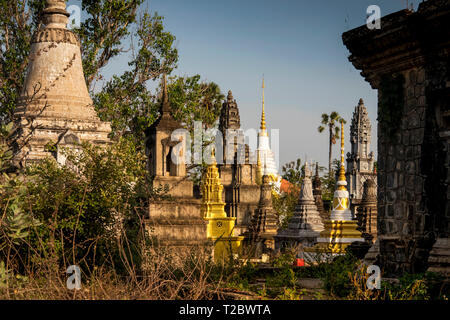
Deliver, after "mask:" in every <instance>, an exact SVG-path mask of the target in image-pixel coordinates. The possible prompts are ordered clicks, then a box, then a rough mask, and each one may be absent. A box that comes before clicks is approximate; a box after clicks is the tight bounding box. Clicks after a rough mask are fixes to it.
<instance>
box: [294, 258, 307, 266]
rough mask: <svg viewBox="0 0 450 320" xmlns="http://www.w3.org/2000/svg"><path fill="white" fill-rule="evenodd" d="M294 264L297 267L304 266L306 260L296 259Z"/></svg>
mask: <svg viewBox="0 0 450 320" xmlns="http://www.w3.org/2000/svg"><path fill="white" fill-rule="evenodd" d="M294 266H295V267H304V266H305V260H304V259H299V258H297V259H295V261H294Z"/></svg>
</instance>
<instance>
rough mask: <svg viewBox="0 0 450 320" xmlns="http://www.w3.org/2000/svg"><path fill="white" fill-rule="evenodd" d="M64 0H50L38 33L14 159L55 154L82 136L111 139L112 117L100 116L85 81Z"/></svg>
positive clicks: (20, 160) (20, 164) (18, 113)
mask: <svg viewBox="0 0 450 320" xmlns="http://www.w3.org/2000/svg"><path fill="white" fill-rule="evenodd" d="M68 18H69V13H68V12H67V11H66V3H65V1H64V0H47V1H46V2H45V9H44V11H43V15H42V18H41V22H42V27H41V28H40V29H39V30H37V31H36V33H35V34H34V35H33V38H32V43H31V52H30V59H29V61H30V62H29V65H28V69H27V73H26V76H25V82H24V88H23V92H22V94H21V96H20V98H19V104H18V106H17V108H16V112H15V114H14V121H15V125H16V132H15V134H14V136H13V141H14V142H13V149H14V153H15V155H14V164H15V166H16V167H23V166H25V165H27V164H28V163H32V162H35V161H38V160H40V159H42V158H45V157H48V156H53V157H55V158H56V160H58V162H60V163H64V162H65V157H64V155H63V153H62V152H61V151H62V148H63V147H68V148H77V145H78V144H79V143H80V142H83V141H87V142H90V143H92V144H96V145H104V144H107V143H109V139H108V134H109V133H110V131H111V128H110V125H109V123H105V122H102V121H100V119H99V118H98V116H97V113H96V111H95V109H94V106H93V103H92V100H91V98H90V96H89V92H88V89H87V86H86V82H85V78H84V74H83V67H82V62H81V52H80V41H79V39H78V37H77V36H76V35H75V34H74V33H73V32H72V31H70V30H68V29H67V28H66V25H67V22H68Z"/></svg>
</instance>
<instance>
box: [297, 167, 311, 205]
mask: <svg viewBox="0 0 450 320" xmlns="http://www.w3.org/2000/svg"><path fill="white" fill-rule="evenodd" d="M300 200H301V201H306V200H307V201H314V195H313V190H312V181H311V171H310V170H309V165H308V162H305V174H304V176H303V182H302V187H301V190H300Z"/></svg>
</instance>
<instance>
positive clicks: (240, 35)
mask: <svg viewBox="0 0 450 320" xmlns="http://www.w3.org/2000/svg"><path fill="white" fill-rule="evenodd" d="M77 2H79V1H69V4H70V3H77ZM419 2H421V1H420V0H416V1H411V0H410V1H409V3H412V4H413V5H414V8H417V5H418V3H419ZM373 4H375V5H378V6H379V7H380V8H381V15H382V16H384V15H387V14H389V13H392V12H395V11H398V10H401V9H404V8H406V1H405V0H383V1H375V0H316V1H312V0H309V1H304V0H277V1H275V0H271V1H264V0H228V1H224V0H148V1H147V2H146V4H145V5H146V6H148V8H149V10H150V11H152V12H155V11H156V12H158V14H160V15H162V16H164V17H165V19H164V24H165V27H166V29H167V30H168V31H170V32H172V33H173V34H174V35H175V36H176V38H177V40H176V46H177V48H178V50H179V55H180V60H179V67H178V69H177V70H175V74H177V75H194V74H200V75H201V76H202V78H203V79H204V80H208V81H214V82H216V83H217V84H219V86H220V87H221V89H222V91H223V92H224V93H226V92H227V91H228V90H230V89H231V90H232V91H233V95H234V98H235V99H236V100H237V102H238V105H239V108H240V114H241V124H242V127H243V128H244V129H249V128H258V127H259V119H260V112H261V90H262V89H261V78H262V75H263V74H264V76H265V82H266V90H265V96H266V119H267V125H268V127H269V129H270V128H274V129H279V130H280V132H279V134H280V138H279V139H280V153H279V155H280V166H281V165H283V164H284V163H286V162H288V161H291V160H295V159H296V158H298V157H301V158H302V159H304V158H305V155H306V156H307V157H308V159H310V160H311V159H313V160H318V161H319V162H320V164H321V165H324V166H327V161H328V160H327V159H328V142H327V141H328V137H327V135H326V134H325V133H321V134H320V133H318V132H317V127H318V125H319V124H320V116H321V114H322V113H324V112H326V113H329V112H331V111H337V112H339V113H340V114H341V115H342V116H343V117H344V118H345V119H346V120H347V122H348V124H347V125H346V133H347V138H346V144H347V145H346V152H347V151H348V150H349V142H348V141H349V139H348V128H349V122H350V119H351V116H352V112H353V110H354V107H355V106H356V105H357V102H358V100H359V99H360V98H363V99H364V101H365V104H366V107H367V109H368V112H369V117H370V118H371V120H372V137H373V143H372V150H373V151H374V152H375V153H376V134H377V130H376V129H377V128H376V104H377V92H376V90H373V89H371V87H370V86H369V85H368V84H367V83H366V82H365V81H364V80H363V78H362V77H361V76H360V74H359V72H360V71H358V70H356V69H355V68H354V67H353V66H352V65H351V63H350V62H349V61H348V59H347V57H348V55H349V52H348V51H347V49H346V48H345V47H344V45H343V44H342V39H341V35H342V33H343V32H345V31H347V30H350V29H352V28H355V27H358V26H360V25H362V24H364V23H365V19H366V10H367V7H368V6H369V5H373ZM125 67H126V59H117V61H116V62H115V63H114V64H112V65H111V66H110V67H108V68H107V69H106V70H105V74H106V75H107V76H108V75H111V74H114V73H121V72H122V71H123V68H125ZM338 152H339V151H338V147H335V148H334V149H333V156H334V157H337V156H338Z"/></svg>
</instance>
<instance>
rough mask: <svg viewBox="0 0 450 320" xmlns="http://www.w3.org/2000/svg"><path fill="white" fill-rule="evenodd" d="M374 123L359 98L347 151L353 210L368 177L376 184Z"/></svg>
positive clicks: (354, 210) (359, 200)
mask: <svg viewBox="0 0 450 320" xmlns="http://www.w3.org/2000/svg"><path fill="white" fill-rule="evenodd" d="M371 130H372V125H371V123H370V119H369V116H368V113H367V109H366V107H365V106H364V101H363V99H360V100H359V103H358V105H357V106H356V107H355V111H354V112H353V117H352V123H351V125H350V143H351V152H349V153H347V180H348V191H349V193H350V199H351V200H352V201H351V202H352V208H351V209H352V212H353V213H355V212H356V208H357V206H358V205H359V203H360V202H361V200H362V196H363V185H364V181H366V180H367V179H373V180H374V182H375V184H376V179H377V175H376V173H375V172H374V160H375V159H374V155H373V152H371V151H370V143H371V140H372V135H371Z"/></svg>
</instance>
